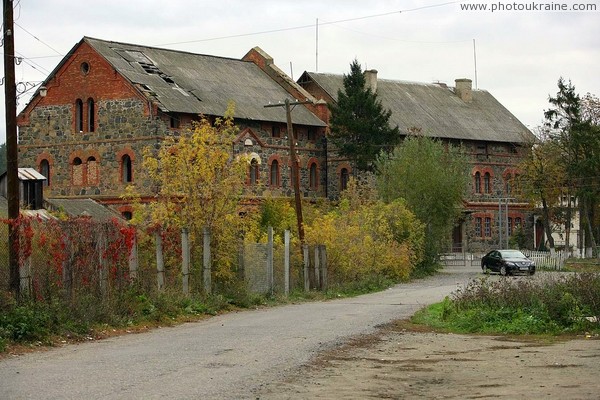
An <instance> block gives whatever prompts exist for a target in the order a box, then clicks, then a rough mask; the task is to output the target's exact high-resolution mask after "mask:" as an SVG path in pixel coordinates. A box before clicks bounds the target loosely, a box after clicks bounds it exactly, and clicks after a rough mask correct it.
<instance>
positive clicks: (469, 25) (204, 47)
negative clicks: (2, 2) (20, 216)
mask: <svg viewBox="0 0 600 400" xmlns="http://www.w3.org/2000/svg"><path fill="white" fill-rule="evenodd" d="M548 2H549V3H550V1H548ZM14 3H15V5H16V6H15V14H14V15H15V24H16V25H15V50H16V52H17V56H20V57H23V61H22V62H21V63H20V65H17V66H16V79H17V82H27V83H29V84H36V83H38V84H39V82H40V81H42V80H44V79H45V78H46V77H47V76H48V75H49V74H50V72H51V71H52V70H53V69H54V67H55V66H56V65H57V64H58V63H59V62H60V60H61V58H62V56H64V55H65V54H66V53H67V52H68V51H69V50H70V49H71V48H72V47H73V46H74V45H75V44H76V43H77V42H78V41H79V40H81V38H82V37H83V36H90V37H95V38H98V39H104V40H112V41H119V42H126V43H134V44H141V45H148V46H157V47H165V48H171V49H177V50H183V51H188V52H193V53H201V54H210V55H216V56H223V57H234V58H241V57H243V56H244V54H246V52H247V51H248V50H250V49H251V48H252V47H254V46H259V47H260V48H262V49H263V50H264V51H265V52H267V53H268V54H270V55H271V56H272V57H273V58H274V60H275V64H276V65H277V66H278V67H279V68H280V69H282V70H283V71H285V72H286V73H287V74H288V75H291V76H292V77H293V78H294V79H298V78H299V77H300V75H301V74H302V72H304V71H318V72H330V73H338V74H343V73H348V72H349V69H350V63H351V62H352V60H353V59H355V58H356V59H357V60H358V61H359V63H360V64H361V65H362V67H363V69H365V68H368V69H377V70H378V71H379V74H378V76H379V78H382V79H397V80H405V81H415V82H425V83H431V82H446V83H448V84H449V85H451V86H454V79H456V78H471V79H473V82H474V83H473V84H474V85H475V82H476V83H477V87H478V88H479V89H484V90H488V91H489V92H491V93H492V94H493V95H494V96H495V97H496V98H497V99H498V100H499V101H500V102H501V103H502V104H504V106H506V107H507V108H508V109H509V110H510V111H511V112H512V113H513V114H514V115H516V116H517V118H518V119H519V120H521V122H523V123H524V124H525V125H527V126H529V127H530V128H534V127H536V126H538V125H539V124H540V123H541V121H542V118H543V111H544V109H546V108H548V96H549V95H551V94H552V95H554V94H556V91H557V86H556V82H557V80H558V78H559V77H560V76H563V77H564V78H566V79H571V80H572V82H573V84H574V85H575V87H576V89H577V91H578V92H579V93H580V94H582V95H583V94H585V93H587V92H591V93H593V94H596V95H600V68H599V66H600V0H579V1H577V2H573V1H565V2H563V3H560V2H558V1H554V2H553V3H552V4H554V5H557V4H564V5H565V6H566V7H567V8H568V9H571V8H572V6H573V5H574V4H580V3H589V4H591V5H592V6H595V8H596V11H591V12H583V11H577V12H575V11H540V10H538V11H526V10H522V11H519V10H512V11H508V10H504V11H496V12H491V11H489V9H490V8H491V7H492V6H495V7H498V6H504V8H505V9H506V8H514V7H517V8H523V7H525V6H526V5H527V6H528V7H531V5H532V4H534V3H533V2H532V1H531V0H523V1H520V2H514V1H481V2H479V4H487V7H488V11H464V10H462V9H461V7H464V6H465V5H467V4H477V2H475V1H471V0H469V1H463V2H458V1H457V2H448V1H447V0H423V1H417V0H395V1H394V0H368V1H366V0H362V1H354V0H302V1H298V0H296V1H288V0H253V1H249V0H219V1H215V0H210V1H207V0H168V1H164V0H162V1H158V0H143V1H138V0H127V1H123V0H102V1H100V2H89V1H72V0H14ZM541 3H542V2H537V3H535V4H536V6H537V8H539V7H540V5H541ZM317 20H318V29H316V26H317ZM317 32H318V40H317ZM473 40H475V45H474V43H473ZM317 54H318V56H317ZM475 55H476V57H474V56H475ZM475 59H476V66H477V68H476V70H477V74H475ZM23 87H24V86H23V85H20V88H21V89H22V88H23ZM32 91H33V90H32ZM32 91H30V92H29V93H25V94H23V95H21V96H20V98H19V108H18V111H20V110H22V108H23V107H24V105H25V104H26V103H27V101H28V100H29V96H28V94H30V93H31V92H32ZM0 96H1V98H2V103H3V104H4V88H3V90H2V94H1V95H0ZM0 112H1V118H2V120H1V123H0V126H1V127H0V142H4V141H5V125H4V120H5V117H4V106H3V107H2V109H1V111H0Z"/></svg>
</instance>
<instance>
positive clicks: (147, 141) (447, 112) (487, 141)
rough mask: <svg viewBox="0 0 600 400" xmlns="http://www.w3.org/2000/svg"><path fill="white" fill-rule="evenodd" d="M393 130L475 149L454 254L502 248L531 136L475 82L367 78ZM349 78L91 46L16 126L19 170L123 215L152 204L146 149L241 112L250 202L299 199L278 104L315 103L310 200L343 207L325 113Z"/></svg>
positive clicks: (305, 186) (523, 213) (303, 109)
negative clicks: (205, 121)
mask: <svg viewBox="0 0 600 400" xmlns="http://www.w3.org/2000/svg"><path fill="white" fill-rule="evenodd" d="M365 74H366V75H367V81H368V82H369V84H370V85H371V87H372V88H373V89H374V90H376V91H377V94H378V97H379V98H380V99H381V101H382V102H383V105H384V107H385V108H388V109H390V110H391V111H392V117H391V121H390V122H391V123H392V124H397V125H398V126H399V128H400V130H401V132H408V131H410V130H411V129H419V130H420V131H421V132H423V133H424V134H426V135H429V136H432V137H437V138H441V139H443V140H447V141H448V142H452V143H461V144H462V145H463V146H466V147H468V148H470V149H471V156H472V160H473V161H472V162H473V168H472V182H473V183H472V188H471V190H470V192H471V195H470V196H469V197H468V199H466V201H465V210H466V211H465V219H464V221H463V222H462V224H460V225H459V226H458V227H457V228H456V229H455V232H454V240H453V241H454V243H455V247H456V249H457V250H458V249H465V248H469V249H478V248H484V247H489V245H490V244H492V243H496V244H497V243H498V233H499V231H498V229H497V225H498V224H497V222H498V209H499V199H500V198H506V197H513V196H512V193H511V190H510V178H511V177H512V176H513V175H514V174H515V173H516V171H515V169H514V166H515V165H516V162H517V161H518V159H519V158H520V156H521V154H522V152H523V151H525V150H526V147H525V145H526V144H527V143H529V142H530V136H531V133H530V132H529V131H528V130H527V128H526V127H525V126H523V125H522V124H521V123H520V122H519V121H518V120H517V119H516V118H515V117H514V116H513V115H512V114H511V113H510V112H509V111H508V110H506V109H505V108H504V107H503V106H502V105H501V104H500V103H499V102H498V101H497V100H495V99H494V97H493V96H491V95H490V94H489V93H488V92H486V91H483V90H473V89H472V87H471V85H470V81H469V80H457V81H456V88H448V87H445V86H444V85H439V84H421V83H411V82H402V81H392V80H382V79H379V80H378V79H377V74H376V71H366V72H365ZM342 78H343V76H342V75H332V74H318V73H311V72H305V73H304V74H303V75H302V77H301V78H300V80H299V81H298V82H294V81H293V80H292V79H291V78H290V77H288V76H287V75H286V74H285V73H283V72H282V71H281V70H280V69H279V68H277V67H276V66H275V64H274V62H273V59H272V58H271V57H269V56H268V55H267V54H266V53H264V52H263V51H262V50H261V49H260V48H254V49H251V50H250V51H249V52H248V53H247V54H246V55H245V56H244V57H243V58H241V59H233V58H224V57H216V56H209V55H200V54H193V53H187V52H181V51H173V50H167V49H159V48H153V47H147V46H139V45H134V44H126V43H118V42H109V41H103V40H99V39H93V38H89V37H84V38H83V39H82V40H81V41H80V42H79V43H77V44H76V45H75V46H74V47H73V49H72V50H71V51H70V52H69V53H68V55H67V56H65V57H64V59H63V60H62V61H61V62H60V63H59V65H58V66H57V67H56V68H55V69H54V71H52V73H51V74H50V75H49V76H48V78H47V79H46V80H45V81H44V83H43V84H42V86H43V87H44V88H45V89H46V91H47V94H46V96H44V97H43V96H41V90H38V92H36V93H35V94H34V96H33V97H32V100H31V101H30V103H29V104H28V105H27V106H26V107H25V109H24V110H23V111H22V112H21V113H20V115H19V117H18V125H19V157H20V165H21V166H24V167H31V168H35V169H37V170H38V171H39V172H41V173H42V174H43V175H44V176H45V177H46V178H47V181H46V182H45V185H46V187H45V189H44V195H45V196H46V197H47V198H52V199H59V200H60V199H82V198H86V199H87V198H89V199H93V200H95V201H97V202H99V203H102V204H105V205H108V206H110V207H112V208H113V209H115V210H117V211H119V212H120V213H121V214H123V215H124V216H126V217H127V216H129V214H130V212H131V208H130V206H129V205H128V204H126V203H124V202H123V200H122V199H121V198H120V195H121V194H122V193H123V190H124V188H125V187H126V186H127V185H129V184H131V183H135V184H136V186H137V187H138V188H140V189H143V190H144V191H145V192H144V194H145V195H146V196H149V197H150V196H152V195H153V193H152V192H151V188H150V185H149V181H148V177H147V176H146V175H145V172H144V171H143V169H142V168H141V160H142V152H143V150H144V149H145V148H148V147H150V148H153V149H158V148H159V147H160V144H161V141H162V140H163V139H164V138H165V137H167V136H169V135H177V134H179V132H180V131H182V130H185V129H187V128H190V127H191V123H192V121H194V120H198V119H199V115H200V114H201V115H204V116H206V117H208V118H215V117H220V116H223V114H224V112H225V111H226V109H227V104H228V102H229V101H233V102H235V115H234V116H235V122H236V125H238V127H239V129H240V131H239V132H240V133H239V135H238V137H237V139H236V140H235V142H234V143H233V144H232V152H233V153H234V154H240V153H247V154H249V155H251V160H252V161H251V163H250V165H249V168H248V179H247V183H248V185H247V195H249V196H262V195H266V194H267V193H268V194H270V195H273V196H291V195H292V194H293V189H292V185H291V182H290V169H289V165H290V157H289V151H288V140H287V131H286V115H285V110H284V109H283V108H282V107H273V108H265V107H264V106H265V105H267V104H270V103H278V102H283V101H284V100H285V99H289V100H290V101H294V100H296V99H297V100H306V99H308V100H309V101H311V102H312V103H313V104H307V105H297V106H295V107H294V110H293V112H292V119H293V128H294V136H295V139H296V143H297V152H298V156H299V159H300V177H301V185H300V186H301V192H302V195H303V197H304V198H322V197H327V198H336V197H337V196H338V195H339V192H340V190H341V189H343V188H344V187H345V185H346V184H347V182H348V179H349V177H350V176H351V175H353V174H354V173H355V171H353V168H352V165H351V164H350V163H349V162H348V161H347V160H344V159H341V158H339V157H337V156H336V154H335V151H333V150H334V149H331V148H328V147H327V140H326V129H327V121H328V119H329V114H328V113H329V111H328V108H327V103H330V102H334V101H335V100H336V97H337V92H338V90H339V89H342V88H343V84H342ZM505 217H506V218H507V219H506V222H507V224H508V225H510V226H508V227H507V226H506V225H507V224H505V227H507V228H509V229H513V227H514V226H516V225H519V224H524V223H525V220H526V219H527V218H528V214H527V205H526V204H525V203H519V202H516V201H511V203H510V205H509V207H508V213H505Z"/></svg>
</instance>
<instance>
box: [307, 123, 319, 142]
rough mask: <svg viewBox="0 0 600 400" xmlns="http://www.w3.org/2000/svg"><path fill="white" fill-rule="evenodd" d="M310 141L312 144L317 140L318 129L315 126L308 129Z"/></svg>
mask: <svg viewBox="0 0 600 400" xmlns="http://www.w3.org/2000/svg"><path fill="white" fill-rule="evenodd" d="M308 140H310V141H311V142H314V141H315V140H317V129H316V128H315V127H314V126H309V127H308Z"/></svg>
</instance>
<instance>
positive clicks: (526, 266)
mask: <svg viewBox="0 0 600 400" xmlns="http://www.w3.org/2000/svg"><path fill="white" fill-rule="evenodd" d="M481 269H482V270H483V273H484V274H487V273H489V272H490V271H494V272H499V273H500V275H512V274H516V273H523V274H529V275H533V274H535V263H534V262H533V261H531V260H530V259H529V258H527V257H526V256H525V254H523V253H521V252H520V251H519V250H492V251H490V252H489V253H487V254H486V255H485V256H483V258H482V259H481Z"/></svg>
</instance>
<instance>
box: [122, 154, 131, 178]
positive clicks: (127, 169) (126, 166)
mask: <svg viewBox="0 0 600 400" xmlns="http://www.w3.org/2000/svg"><path fill="white" fill-rule="evenodd" d="M121 182H123V183H130V182H133V165H132V163H131V157H129V155H128V154H125V155H123V157H121Z"/></svg>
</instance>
